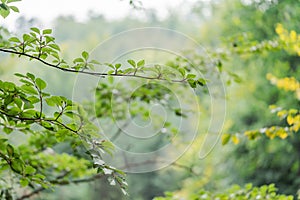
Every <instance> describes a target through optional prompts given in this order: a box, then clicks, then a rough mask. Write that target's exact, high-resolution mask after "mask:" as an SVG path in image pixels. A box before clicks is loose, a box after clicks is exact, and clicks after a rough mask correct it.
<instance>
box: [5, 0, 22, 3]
mask: <svg viewBox="0 0 300 200" xmlns="http://www.w3.org/2000/svg"><path fill="white" fill-rule="evenodd" d="M18 1H21V0H7V3H13V2H18Z"/></svg>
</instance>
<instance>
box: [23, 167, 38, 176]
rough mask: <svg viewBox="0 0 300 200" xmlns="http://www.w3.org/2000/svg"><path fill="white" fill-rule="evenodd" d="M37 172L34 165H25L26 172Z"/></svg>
mask: <svg viewBox="0 0 300 200" xmlns="http://www.w3.org/2000/svg"><path fill="white" fill-rule="evenodd" d="M35 172H36V169H35V168H33V167H32V166H30V165H27V166H26V167H25V174H27V175H30V174H34V173H35Z"/></svg>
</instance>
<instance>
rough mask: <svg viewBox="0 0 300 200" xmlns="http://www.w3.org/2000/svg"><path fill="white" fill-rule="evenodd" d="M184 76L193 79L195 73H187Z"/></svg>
mask: <svg viewBox="0 0 300 200" xmlns="http://www.w3.org/2000/svg"><path fill="white" fill-rule="evenodd" d="M186 78H187V79H193V78H196V75H195V74H188V75H186Z"/></svg>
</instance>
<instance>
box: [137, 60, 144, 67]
mask: <svg viewBox="0 0 300 200" xmlns="http://www.w3.org/2000/svg"><path fill="white" fill-rule="evenodd" d="M144 65H145V60H140V61H139V62H138V63H137V66H138V67H142V66H144Z"/></svg>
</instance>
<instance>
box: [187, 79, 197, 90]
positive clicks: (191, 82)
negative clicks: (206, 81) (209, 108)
mask: <svg viewBox="0 0 300 200" xmlns="http://www.w3.org/2000/svg"><path fill="white" fill-rule="evenodd" d="M187 82H188V83H189V85H190V86H191V88H196V87H197V84H196V81H195V80H193V79H188V80H187Z"/></svg>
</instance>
